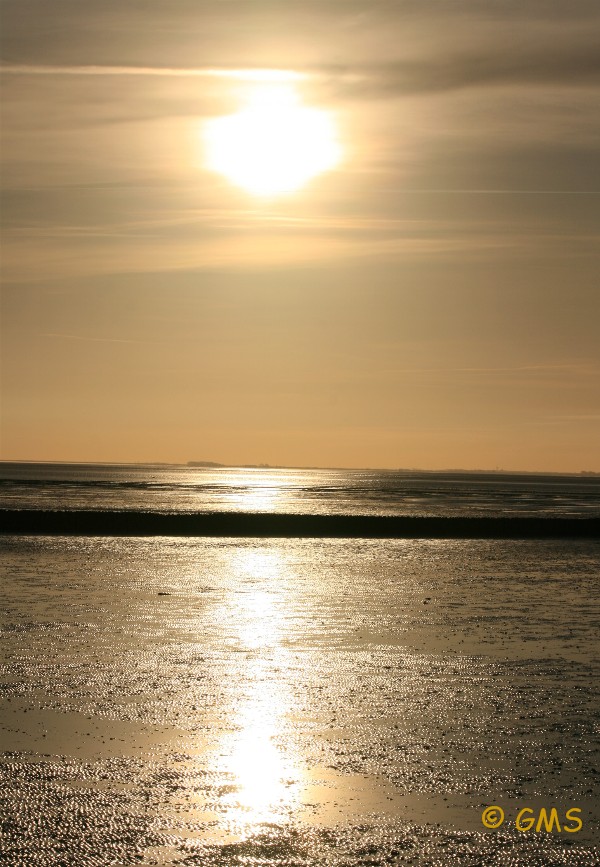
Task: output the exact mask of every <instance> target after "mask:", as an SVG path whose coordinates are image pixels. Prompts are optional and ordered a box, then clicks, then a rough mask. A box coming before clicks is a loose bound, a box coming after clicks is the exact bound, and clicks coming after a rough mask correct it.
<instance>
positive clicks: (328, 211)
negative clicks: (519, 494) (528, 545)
mask: <svg viewBox="0 0 600 867" xmlns="http://www.w3.org/2000/svg"><path fill="white" fill-rule="evenodd" d="M0 10H1V13H0V14H1V19H0V21H1V33H2V46H1V57H2V69H3V75H2V96H1V109H2V125H1V134H2V145H1V147H2V150H1V158H2V176H1V185H2V191H1V202H2V280H3V288H2V318H1V327H2V368H1V372H2V439H1V457H2V459H4V460H61V461H68V460H72V461H124V462H128V461H166V462H183V463H185V462H187V461H191V460H211V461H218V462H222V463H231V464H243V463H269V464H272V465H288V466H338V467H339V466H347V467H390V468H395V467H403V468H424V469H440V468H465V469H475V468H482V469H495V468H503V469H506V470H524V471H525V470H532V471H551V472H579V471H581V470H595V471H600V446H599V443H600V340H599V339H598V334H599V333H600V327H599V326H600V281H599V280H598V275H599V273H600V262H599V245H598V228H599V223H600V161H599V160H598V148H599V144H600V142H599V132H600V113H599V112H598V104H599V96H600V94H599V89H600V50H599V45H598V34H599V33H600V6H599V5H598V3H597V2H596V0H594V2H587V0H570V2H568V3H565V2H563V0H560V2H553V0H543V2H537V0H519V2H516V0H515V2H512V0H506V2H503V0H497V2H496V0H485V2H479V0H468V2H465V0H454V2H448V0H439V2H436V0H419V2H416V0H413V2H404V0H396V2H390V0H385V2H384V0H369V2H366V0H316V2H313V0H302V2H297V0H208V2H203V0H193V2H192V0H171V2H169V3H165V2H162V0H160V2H159V0H86V2H81V0H0ZM273 82H280V83H281V82H284V84H281V87H282V88H283V89H284V90H285V88H289V92H290V93H293V96H294V98H295V99H297V101H298V104H299V105H301V106H303V107H304V108H305V109H310V110H311V111H312V110H314V111H315V112H317V113H320V115H319V116H320V117H321V118H326V119H327V122H328V123H329V124H330V127H331V129H333V130H334V133H335V137H336V143H337V146H338V150H339V159H338V162H337V164H336V165H334V166H332V167H330V168H329V169H328V170H325V171H322V172H321V173H319V174H316V175H315V176H314V177H312V178H311V179H310V180H309V181H308V182H307V183H306V184H304V185H302V186H300V188H298V189H296V190H295V191H286V192H284V193H283V194H282V195H268V196H264V195H256V194H255V193H253V192H251V191H250V192H249V191H248V190H247V189H244V188H243V187H241V186H240V185H239V184H238V183H236V182H233V181H232V178H231V176H227V174H222V173H219V172H217V171H215V170H214V167H212V166H210V165H209V164H208V162H207V156H206V141H207V138H206V136H207V132H206V131H207V129H209V128H210V124H211V123H214V121H215V119H218V118H222V117H230V116H232V115H234V116H236V117H237V116H238V113H239V112H240V111H241V110H243V108H244V105H248V104H250V103H249V100H251V99H252V98H253V94H254V96H256V94H259V95H260V94H261V93H263V92H264V88H265V87H273ZM277 86H279V85H277ZM272 114H273V113H272ZM284 116H285V115H282V114H281V113H279V114H278V113H277V112H275V113H274V114H273V116H272V118H271V120H270V121H269V123H271V124H272V125H273V136H275V138H274V140H275V141H276V142H277V141H278V139H277V138H276V136H277V135H278V134H279V133H278V126H277V124H279V125H280V126H281V123H282V121H281V118H282V117H284ZM303 116H304V117H306V116H308V115H303ZM315 116H316V115H315ZM250 133H252V129H250ZM261 134H263V135H264V129H263V132H262V133H261ZM251 137H252V136H251V134H250V136H249V137H248V136H247V135H246V133H243V134H239V135H237V136H235V137H234V138H235V141H233V142H226V143H225V144H226V145H228V144H231V146H232V147H234V146H235V148H237V150H235V153H234V156H233V159H234V160H235V159H237V160H238V161H239V160H241V159H244V158H245V157H244V154H246V156H247V154H248V148H249V147H250V143H249V139H250V138H251ZM247 138H248V141H246V139H247ZM300 139H302V135H300ZM240 145H241V147H240ZM288 145H289V142H286V144H285V148H283V149H284V150H285V149H287V148H288ZM221 147H223V144H222V143H221ZM290 148H291V150H290V152H293V150H294V149H293V147H292V146H291V145H290ZM299 149H300V151H301V152H302V151H305V150H306V147H305V144H304V142H303V141H301V142H300V148H299ZM240 153H241V156H240ZM236 154H237V156H236ZM294 158H295V157H294ZM298 158H300V157H298ZM267 168H268V166H267Z"/></svg>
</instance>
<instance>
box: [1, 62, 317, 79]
mask: <svg viewBox="0 0 600 867" xmlns="http://www.w3.org/2000/svg"><path fill="white" fill-rule="evenodd" d="M0 72H2V73H4V74H5V75H6V74H9V75H141V76H148V75H153V76H161V77H172V78H233V79H237V80H241V81H267V82H268V81H273V82H277V81H281V82H285V81H299V80H301V79H305V78H307V77H308V76H307V74H306V73H302V72H294V71H292V70H290V69H231V68H226V67H209V66H206V67H200V68H197V69H184V68H177V67H163V66H47V65H44V66H41V65H37V64H27V63H3V64H1V65H0Z"/></svg>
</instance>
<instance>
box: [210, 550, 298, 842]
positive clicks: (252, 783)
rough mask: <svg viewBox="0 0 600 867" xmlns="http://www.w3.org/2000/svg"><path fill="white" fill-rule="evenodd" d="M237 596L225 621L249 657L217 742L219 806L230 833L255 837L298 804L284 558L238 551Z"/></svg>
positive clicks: (235, 560)
mask: <svg viewBox="0 0 600 867" xmlns="http://www.w3.org/2000/svg"><path fill="white" fill-rule="evenodd" d="M231 569H232V572H233V574H234V575H235V576H236V591H237V592H235V593H234V594H233V596H232V597H230V598H229V600H228V601H227V608H226V610H223V612H222V615H223V616H225V617H227V618H228V620H229V623H230V624H231V627H230V634H231V635H232V637H233V638H234V639H235V640H236V642H237V644H238V645H239V646H238V650H239V651H241V652H243V651H246V653H247V656H246V657H245V660H244V665H243V669H244V670H243V675H242V677H241V678H240V682H239V696H238V700H237V702H236V703H235V705H234V706H233V708H232V719H231V728H230V729H229V731H228V732H227V733H226V734H225V736H224V737H223V739H222V741H221V743H220V744H219V748H218V751H219V757H218V760H217V764H218V767H219V771H220V772H221V773H222V774H223V776H224V778H225V779H227V780H228V782H229V784H230V785H228V786H227V787H226V789H227V790H226V792H225V794H224V795H223V796H222V798H221V800H220V810H221V815H222V817H223V822H224V824H225V825H226V826H227V828H228V830H229V831H232V830H234V831H235V832H236V833H238V834H242V835H246V834H249V833H252V831H253V830H255V829H256V826H257V825H260V824H261V823H265V822H280V823H281V822H285V821H287V820H288V819H289V818H290V817H291V815H292V813H293V812H294V810H295V809H296V808H297V807H298V806H299V804H300V795H301V777H302V775H301V772H300V761H299V756H298V755H297V754H296V753H295V752H294V750H293V749H292V748H291V747H290V744H289V742H286V719H287V716H288V715H289V714H290V712H291V710H292V707H293V697H292V696H291V695H290V692H289V687H288V686H287V682H288V680H289V678H288V676H287V670H288V668H289V666H290V665H291V660H290V659H289V650H287V648H285V647H284V646H282V643H283V641H284V639H285V636H286V629H287V626H286V623H287V617H286V615H287V613H288V607H287V606H289V602H290V600H289V599H288V598H287V596H288V591H287V590H286V588H287V587H288V580H289V577H290V576H289V574H286V563H285V561H284V558H283V557H282V554H281V553H280V552H275V551H272V550H270V551H268V550H265V549H264V548H256V549H254V550H245V551H239V550H238V551H235V552H232V560H231Z"/></svg>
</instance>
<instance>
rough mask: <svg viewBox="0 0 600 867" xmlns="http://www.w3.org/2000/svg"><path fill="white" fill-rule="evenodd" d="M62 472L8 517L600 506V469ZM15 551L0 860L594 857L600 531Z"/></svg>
mask: <svg viewBox="0 0 600 867" xmlns="http://www.w3.org/2000/svg"><path fill="white" fill-rule="evenodd" d="M4 473H5V475H6V467H5V470H4ZM48 473H49V475H48ZM48 473H45V474H44V477H43V478H40V479H38V480H37V483H36V480H35V479H31V480H30V481H29V482H26V483H23V481H22V480H19V479H15V478H14V477H13V479H12V480H11V482H10V484H9V485H5V486H4V501H3V504H4V505H7V504H8V503H9V502H10V503H11V504H12V505H14V504H15V503H16V502H19V503H20V505H23V506H26V505H29V506H30V507H33V506H39V505H40V502H43V503H46V504H48V505H49V504H52V505H53V507H56V505H57V504H59V505H61V506H64V505H67V504H68V505H69V506H70V507H74V506H80V507H86V508H90V507H93V506H94V505H102V506H103V507H107V506H108V505H112V506H114V507H115V508H116V507H129V508H133V507H135V508H140V507H141V503H145V506H146V507H147V508H156V507H159V506H160V507H161V508H168V509H173V508H194V509H196V508H198V509H199V508H211V509H214V508H217V507H218V508H238V509H239V508H248V509H249V510H250V511H253V510H256V509H258V508H260V505H259V504H260V502H261V499H260V498H261V497H264V499H263V500H262V503H263V508H265V509H268V510H271V509H273V508H274V503H275V502H276V503H277V504H278V507H280V508H284V509H286V510H289V511H293V510H297V511H307V510H325V509H326V506H327V497H329V498H330V501H329V505H331V504H333V507H332V508H331V509H330V510H331V511H334V510H337V511H359V512H361V511H365V510H367V509H368V510H371V511H382V512H388V513H389V512H390V511H392V512H393V511H396V510H398V511H402V510H404V509H405V508H408V506H407V505H406V504H407V503H408V502H409V500H411V498H412V502H413V505H412V506H411V507H410V508H412V509H414V510H415V511H416V512H418V513H421V512H427V513H435V514H440V513H441V514H444V513H456V512H457V511H460V510H463V512H464V511H465V510H467V504H471V506H473V505H474V504H476V508H477V509H480V510H481V511H483V512H484V513H489V512H490V511H493V510H497V511H499V512H502V511H505V510H506V509H507V508H509V505H508V504H509V503H510V502H514V503H516V504H517V505H516V506H515V507H516V508H525V509H530V510H532V511H536V510H537V511H540V510H542V511H547V510H548V509H551V508H552V507H551V506H550V503H554V507H553V508H554V509H556V508H558V509H565V510H570V511H569V513H576V514H589V513H590V512H593V511H594V510H596V511H597V509H598V502H597V494H594V490H596V491H597V488H595V489H594V486H595V485H597V484H598V482H597V481H596V480H585V481H582V480H578V479H558V480H556V479H540V478H539V477H536V480H535V486H534V487H531V488H530V489H529V493H527V490H528V489H527V483H526V482H525V481H524V480H523V479H522V478H521V479H519V480H516V481H515V480H513V479H504V478H500V477H491V478H490V477H488V478H487V479H482V478H478V477H475V478H471V477H461V478H453V479H450V478H443V479H440V478H437V479H436V478H435V477H429V476H425V475H421V476H419V477H418V478H417V477H410V478H409V477H408V476H406V475H403V476H398V475H394V474H366V473H356V474H348V473H345V474H344V473H334V472H331V473H324V472H319V473H310V472H308V471H304V472H301V473H300V472H294V473H288V472H281V471H262V470H256V471H243V480H241V479H240V471H227V472H226V473H223V472H214V471H208V472H207V471H197V470H180V471H174V470H172V469H169V470H156V471H154V470H153V471H152V473H151V474H150V475H149V474H148V471H147V470H142V469H134V470H132V469H119V470H115V469H111V468H102V469H98V468H86V469H77V470H69V474H70V475H69V477H68V478H66V479H65V478H61V475H62V476H63V477H64V475H65V470H64V469H63V470H61V469H60V468H52V469H51V470H49V471H48ZM53 476H54V477H53ZM252 479H256V480H257V481H258V483H257V484H256V485H255V486H253V485H252ZM32 482H33V483H32ZM53 483H56V484H53ZM153 485H155V486H159V487H152V486H153ZM264 489H267V491H268V494H265V491H264ZM325 489H326V493H325V494H323V490H325ZM336 491H337V492H338V499H336V494H335V492H336ZM408 491H410V492H411V493H410V495H409V494H408V493H407V492H408ZM444 492H446V497H445V498H444ZM527 497H529V500H528V501H527ZM36 498H37V499H36ZM169 498H170V499H169ZM268 498H270V499H268ZM426 502H428V503H429V506H428V507H427V509H425V503H426ZM525 503H528V504H527V505H525ZM557 503H558V504H559V505H558V506H557ZM471 506H469V508H471ZM444 509H445V510H446V511H444ZM467 513H470V512H469V511H468V510H467ZM0 545H1V549H2V561H1V565H0V592H1V594H2V600H1V605H0V611H1V614H0V625H1V630H2V631H1V636H2V641H3V651H4V654H3V658H4V660H5V661H4V663H3V665H2V668H1V683H0V688H1V690H2V694H3V696H4V701H3V704H2V710H1V712H0V741H1V743H2V747H1V749H2V750H3V753H2V756H1V758H0V799H1V800H2V813H3V816H4V826H3V827H4V831H3V835H4V836H3V837H2V838H0V840H1V841H0V863H6V864H11V865H19V867H30V865H40V867H55V865H77V867H79V865H83V867H86V865H98V867H105V865H108V864H147V865H150V864H164V865H176V864H177V865H188V867H189V865H191V867H200V865H202V867H204V865H207V867H211V865H221V867H236V865H239V867H241V865H278V867H284V865H285V867H300V865H307V867H308V865H322V867H325V865H335V867H342V865H344V867H358V865H367V864H368V865H391V864H403V865H404V864H413V865H431V867H433V865H436V867H446V865H450V867H453V865H461V867H462V865H467V867H471V865H472V867H476V865H479V867H481V865H485V867H489V865H491V867H496V865H497V867H500V865H505V864H510V865H519V867H530V865H534V867H535V865H547V864H548V865H567V864H568V865H589V867H591V865H596V864H598V863H600V848H599V846H598V844H599V842H600V832H599V824H598V820H599V815H598V808H597V805H598V803H600V791H599V790H600V782H599V781H600V774H599V770H600V745H599V742H598V729H599V726H598V723H599V714H598V700H597V690H596V686H597V675H598V671H599V668H600V648H599V645H598V641H597V636H598V627H599V625H600V588H599V582H598V578H599V576H600V543H597V542H589V541H588V542H583V541H565V540H562V541H561V540H554V541H553V540H550V541H544V542H539V541H502V542H498V541H468V540H461V541H447V540H444V541H441V540H429V541H427V540H410V541H403V540H392V541H385V542H382V541H378V540H360V539H353V540H336V539H324V540H314V539H304V540H297V539H296V540H282V539H279V540H247V539H219V540H211V539H169V538H152V539H110V538H103V539H91V538H68V539H65V538H58V537H56V538H43V537H39V538H35V537H27V538H25V537H0ZM488 805H500V806H502V807H503V809H504V810H505V815H506V821H505V823H504V825H503V826H502V827H501V828H500V829H498V830H486V829H485V828H484V827H483V825H482V822H481V812H482V810H483V808H484V807H485V806H488ZM524 807H530V808H531V809H533V810H534V811H536V812H535V814H536V816H537V815H538V813H539V810H540V809H541V808H542V807H545V808H547V809H548V810H549V809H550V808H552V807H555V808H556V809H557V811H558V814H559V817H560V821H561V823H562V825H564V824H565V814H566V811H567V810H568V809H570V808H573V807H575V808H578V809H581V811H582V812H581V814H580V815H581V818H582V821H583V823H584V824H583V828H582V830H581V831H580V832H577V833H572V834H569V833H568V832H566V831H565V830H564V828H562V825H561V832H560V833H558V832H557V831H556V829H555V830H554V832H553V833H548V832H546V831H545V830H544V829H543V828H542V829H541V830H540V831H539V832H536V831H535V829H534V830H533V831H531V832H528V833H519V832H518V831H516V829H515V826H514V822H515V817H516V815H517V813H518V811H519V810H520V809H522V808H524Z"/></svg>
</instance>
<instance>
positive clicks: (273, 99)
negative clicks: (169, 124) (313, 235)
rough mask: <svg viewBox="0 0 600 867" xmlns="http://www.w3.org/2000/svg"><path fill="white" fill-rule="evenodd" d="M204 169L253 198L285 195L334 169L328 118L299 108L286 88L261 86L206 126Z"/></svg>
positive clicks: (333, 134) (335, 150)
mask: <svg viewBox="0 0 600 867" xmlns="http://www.w3.org/2000/svg"><path fill="white" fill-rule="evenodd" d="M204 150H205V165H206V168H208V169H209V170H211V171H214V172H218V173H219V174H222V175H224V176H225V177H226V178H227V179H228V180H229V181H231V183H233V184H235V185H236V186H239V187H242V189H244V190H246V191H247V192H249V193H252V194H253V195H255V196H261V197H265V198H270V197H275V196H280V195H285V194H286V193H291V192H294V191H295V190H298V189H300V188H301V187H303V186H304V185H305V184H306V183H307V182H308V181H309V180H310V179H311V178H313V177H315V175H318V174H321V173H322V172H326V171H329V170H330V169H333V168H335V166H336V165H338V163H339V162H340V159H341V148H340V145H339V142H338V137H337V130H336V126H335V123H334V119H333V117H332V115H331V114H330V113H329V112H327V111H323V110H321V109H316V108H310V107H308V106H304V105H302V103H301V102H300V100H299V98H298V95H297V94H296V92H295V91H294V89H293V88H292V87H291V86H289V85H262V86H260V87H257V88H256V89H255V90H253V91H252V94H251V95H250V97H249V98H248V100H247V103H246V105H245V106H244V108H242V110H241V111H239V112H238V113H237V114H233V115H229V116H227V117H218V118H213V119H212V120H210V121H208V122H207V123H206V124H205V126H204Z"/></svg>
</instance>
